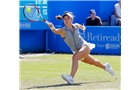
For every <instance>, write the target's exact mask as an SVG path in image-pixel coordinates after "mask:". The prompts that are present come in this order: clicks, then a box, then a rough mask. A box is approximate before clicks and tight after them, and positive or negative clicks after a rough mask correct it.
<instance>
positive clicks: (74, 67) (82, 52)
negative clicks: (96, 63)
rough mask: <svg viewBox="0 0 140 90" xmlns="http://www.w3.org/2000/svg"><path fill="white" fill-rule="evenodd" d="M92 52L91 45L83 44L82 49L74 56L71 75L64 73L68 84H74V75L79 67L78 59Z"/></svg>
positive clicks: (63, 76)
mask: <svg viewBox="0 0 140 90" xmlns="http://www.w3.org/2000/svg"><path fill="white" fill-rule="evenodd" d="M89 53H90V48H89V46H83V47H82V48H81V49H80V50H78V51H77V52H76V53H75V54H74V55H73V57H72V68H71V73H70V75H64V74H62V75H61V76H62V78H63V79H64V80H65V81H67V82H68V84H73V82H74V80H73V78H74V76H75V74H76V71H77V69H78V60H80V59H82V58H85V57H87V56H88V54H89Z"/></svg>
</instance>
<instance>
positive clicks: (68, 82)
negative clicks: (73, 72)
mask: <svg viewBox="0 0 140 90" xmlns="http://www.w3.org/2000/svg"><path fill="white" fill-rule="evenodd" d="M61 77H62V78H63V79H64V80H65V81H66V82H67V83H68V84H70V85H72V84H73V83H72V82H70V81H69V80H67V78H65V76H64V75H63V74H62V75H61Z"/></svg>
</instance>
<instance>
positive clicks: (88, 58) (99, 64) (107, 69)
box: [81, 54, 114, 76]
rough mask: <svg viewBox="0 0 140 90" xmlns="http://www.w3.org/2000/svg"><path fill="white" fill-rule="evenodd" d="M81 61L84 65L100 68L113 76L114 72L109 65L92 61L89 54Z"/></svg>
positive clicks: (95, 60)
mask: <svg viewBox="0 0 140 90" xmlns="http://www.w3.org/2000/svg"><path fill="white" fill-rule="evenodd" d="M81 61H82V62H84V63H87V64H91V65H95V66H97V67H100V68H102V69H104V70H105V71H108V72H109V73H110V74H111V75H112V76H114V71H113V69H112V68H111V67H110V64H109V63H106V64H103V63H101V62H100V61H99V60H97V59H94V58H93V57H92V56H91V55H90V54H89V55H88V56H87V57H86V58H84V60H81Z"/></svg>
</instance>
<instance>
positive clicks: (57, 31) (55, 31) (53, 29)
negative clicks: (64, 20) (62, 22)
mask: <svg viewBox="0 0 140 90" xmlns="http://www.w3.org/2000/svg"><path fill="white" fill-rule="evenodd" d="M48 26H49V27H50V29H51V30H52V32H53V33H55V34H61V33H63V29H62V28H59V29H56V28H55V27H54V25H53V24H52V23H49V24H48Z"/></svg>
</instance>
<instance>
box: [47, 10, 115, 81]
mask: <svg viewBox="0 0 140 90" xmlns="http://www.w3.org/2000/svg"><path fill="white" fill-rule="evenodd" d="M62 18H63V20H64V24H65V26H64V27H63V28H59V29H56V28H55V27H54V25H53V24H52V23H49V24H48V26H49V27H50V29H51V30H52V32H53V33H55V34H60V36H61V37H62V38H63V40H64V41H65V43H66V44H67V45H68V46H69V48H70V49H71V51H72V52H73V57H72V68H71V73H70V75H65V74H62V75H61V76H62V78H63V79H64V80H65V81H67V83H68V84H73V83H74V76H75V74H76V71H77V69H78V61H79V60H81V61H82V62H84V63H87V64H90V65H95V66H97V67H99V68H102V69H103V70H105V71H107V72H109V73H110V74H111V75H112V76H114V71H113V69H112V68H111V66H110V64H109V63H108V62H107V63H105V64H102V63H101V62H100V61H99V60H97V59H94V58H93V57H92V56H91V55H90V51H91V50H92V49H93V48H95V44H92V43H87V42H86V41H85V40H84V39H83V38H82V36H81V35H80V32H79V29H82V30H84V31H85V30H86V28H85V26H83V25H80V24H78V23H75V24H73V19H74V15H73V13H72V12H66V13H64V15H63V16H62ZM59 19H60V18H59Z"/></svg>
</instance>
